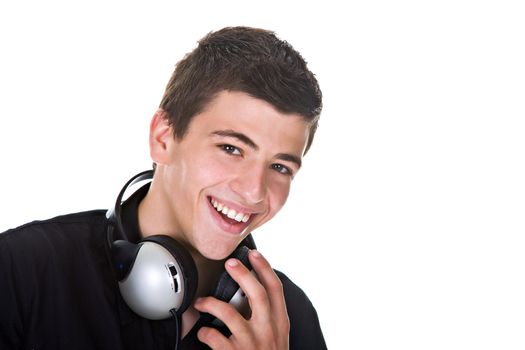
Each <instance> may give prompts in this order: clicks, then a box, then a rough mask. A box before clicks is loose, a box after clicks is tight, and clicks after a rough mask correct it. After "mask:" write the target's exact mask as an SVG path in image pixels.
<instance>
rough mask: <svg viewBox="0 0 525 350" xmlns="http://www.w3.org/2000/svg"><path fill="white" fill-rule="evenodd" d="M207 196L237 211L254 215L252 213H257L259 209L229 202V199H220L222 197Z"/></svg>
mask: <svg viewBox="0 0 525 350" xmlns="http://www.w3.org/2000/svg"><path fill="white" fill-rule="evenodd" d="M209 198H210V199H213V200H216V201H217V202H219V203H222V204H223V205H225V206H227V207H228V209H233V210H235V211H236V212H237V213H243V214H250V215H254V214H257V213H259V210H257V209H256V208H249V207H246V206H243V205H239V204H237V203H234V202H230V201H228V200H225V199H222V198H218V197H214V196H209Z"/></svg>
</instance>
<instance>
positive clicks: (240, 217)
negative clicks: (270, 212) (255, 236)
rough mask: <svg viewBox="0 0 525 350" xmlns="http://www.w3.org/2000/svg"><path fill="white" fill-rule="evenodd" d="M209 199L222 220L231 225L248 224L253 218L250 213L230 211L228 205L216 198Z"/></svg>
mask: <svg viewBox="0 0 525 350" xmlns="http://www.w3.org/2000/svg"><path fill="white" fill-rule="evenodd" d="M208 199H209V201H210V204H211V205H212V207H213V208H214V209H215V210H216V211H217V213H218V214H219V215H220V216H221V218H222V219H223V220H224V221H226V222H227V223H229V224H230V225H238V224H246V223H247V222H248V221H250V219H251V218H252V216H253V215H252V214H250V213H242V212H237V211H236V210H235V209H230V208H228V206H227V205H225V204H223V203H221V202H219V201H218V200H216V199H214V198H211V197H209V198H208Z"/></svg>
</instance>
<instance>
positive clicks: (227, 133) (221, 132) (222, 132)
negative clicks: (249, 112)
mask: <svg viewBox="0 0 525 350" xmlns="http://www.w3.org/2000/svg"><path fill="white" fill-rule="evenodd" d="M211 135H217V136H225V137H233V138H236V139H237V140H239V141H241V142H242V143H244V144H246V145H248V146H249V147H250V148H253V149H254V150H256V151H257V150H259V146H257V145H256V144H255V142H253V141H252V139H250V138H249V137H248V136H246V135H244V134H243V133H240V132H237V131H233V130H216V131H214V132H212V133H211Z"/></svg>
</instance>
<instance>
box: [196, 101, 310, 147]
mask: <svg viewBox="0 0 525 350" xmlns="http://www.w3.org/2000/svg"><path fill="white" fill-rule="evenodd" d="M216 130H233V131H236V132H241V133H243V134H245V135H246V136H248V137H250V139H252V140H253V141H254V142H255V143H256V144H261V145H262V146H267V147H269V146H272V147H273V148H280V149H283V148H285V149H286V151H289V152H291V151H293V152H294V153H297V154H298V155H301V156H302V154H303V152H304V148H305V146H306V142H307V140H308V136H309V131H310V123H309V122H308V121H307V120H306V119H305V118H304V117H302V116H301V115H299V114H286V113H282V112H280V111H278V110H277V109H276V108H275V107H274V106H272V105H271V104H270V103H268V102H266V101H264V100H261V99H258V98H255V97H252V96H250V95H248V94H246V93H244V92H238V91H222V92H220V93H218V94H217V95H216V97H215V98H214V99H213V100H212V101H211V102H210V103H209V104H208V105H207V106H206V108H205V109H204V110H203V111H202V112H201V113H199V114H198V115H196V116H195V117H194V118H193V120H192V122H191V123H190V126H189V130H188V132H189V134H199V136H200V137H205V136H206V135H207V134H209V133H210V132H214V131H216Z"/></svg>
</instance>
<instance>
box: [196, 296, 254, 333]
mask: <svg viewBox="0 0 525 350" xmlns="http://www.w3.org/2000/svg"><path fill="white" fill-rule="evenodd" d="M193 306H194V307H195V308H196V309H197V310H198V311H200V312H207V313H209V314H210V315H213V316H215V317H216V318H218V319H219V320H221V321H222V322H223V323H224V324H225V325H226V326H227V327H228V329H229V330H230V331H231V332H232V333H238V334H241V333H246V322H247V321H246V320H245V319H244V317H242V315H241V314H240V313H239V312H238V311H237V310H236V309H235V307H233V306H232V305H230V304H228V303H226V302H224V301H221V300H219V299H217V298H214V297H204V298H198V299H197V300H196V301H195V303H194V304H193Z"/></svg>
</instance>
